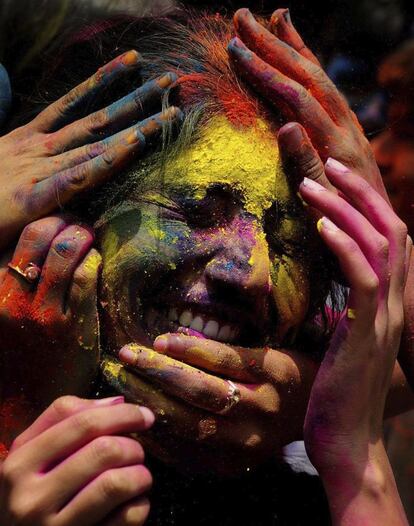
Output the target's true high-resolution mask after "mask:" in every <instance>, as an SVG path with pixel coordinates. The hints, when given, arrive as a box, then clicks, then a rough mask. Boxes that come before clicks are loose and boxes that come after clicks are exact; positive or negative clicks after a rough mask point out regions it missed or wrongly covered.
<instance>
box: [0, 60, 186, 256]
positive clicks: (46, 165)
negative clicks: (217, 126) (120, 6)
mask: <svg viewBox="0 0 414 526" xmlns="http://www.w3.org/2000/svg"><path fill="white" fill-rule="evenodd" d="M140 60H141V59H140V55H139V54H138V53H137V52H136V51H128V52H126V53H124V54H123V55H121V56H119V57H117V58H115V59H114V60H112V61H111V62H109V63H108V64H106V65H105V66H103V67H102V68H100V69H99V70H98V71H97V72H96V73H95V74H94V75H93V76H92V77H90V78H89V79H87V80H86V81H84V82H83V83H82V84H80V85H78V86H76V87H75V88H73V89H72V90H71V91H70V92H69V93H67V94H66V95H65V96H63V97H62V98H61V99H59V100H58V101H56V102H54V103H53V104H51V105H50V106H48V107H47V108H46V109H45V110H43V111H42V112H41V113H40V114H39V115H38V116H37V117H36V118H35V119H34V120H33V121H31V122H29V123H28V124H26V125H24V126H22V127H20V128H16V129H14V130H13V131H11V132H10V133H9V134H7V135H5V136H3V137H0V158H1V165H0V200H1V202H2V203H4V206H3V207H2V209H1V211H0V249H2V248H5V247H6V246H7V245H8V243H10V242H11V241H12V240H13V239H14V238H15V237H16V236H17V235H18V234H19V232H20V231H21V230H22V228H24V226H25V225H27V224H28V223H30V222H31V221H34V220H36V219H38V218H40V217H44V216H45V215H47V214H50V213H51V212H53V211H54V210H55V209H58V208H61V207H62V206H63V205H65V204H66V203H67V202H68V201H69V200H71V199H72V198H73V197H75V196H76V195H78V194H79V193H81V192H84V191H85V190H89V189H91V188H94V187H96V186H97V185H99V184H102V183H103V182H105V181H106V180H108V178H110V177H111V176H113V175H115V174H116V173H117V172H118V171H119V170H120V169H121V168H122V167H123V166H124V165H125V163H127V162H128V161H130V160H131V159H133V158H134V157H136V156H137V155H139V154H140V152H142V150H143V149H144V147H145V144H146V140H147V139H149V138H151V137H153V136H154V135H157V134H158V133H159V131H160V130H161V128H162V126H163V124H164V123H165V121H175V120H178V119H179V118H180V115H181V112H180V110H179V109H178V108H175V107H169V108H167V109H165V110H164V111H163V112H161V113H157V114H155V115H154V114H153V108H154V106H156V105H158V106H159V107H161V98H162V96H163V94H164V93H165V92H166V90H168V88H169V87H171V85H172V84H173V83H174V82H175V75H174V74H173V73H166V74H164V75H162V76H161V77H159V78H157V79H155V80H152V81H149V82H147V83H146V84H144V85H143V86H142V87H140V88H138V89H136V90H135V91H133V92H132V93H130V94H129V95H126V96H125V97H123V98H122V99H120V100H118V101H116V102H114V103H112V104H111V105H109V106H108V107H106V108H104V109H101V110H99V111H96V112H95V113H92V114H90V115H88V116H86V117H83V118H81V119H78V117H77V115H79V112H81V111H82V110H84V109H85V107H86V104H87V103H88V102H89V101H90V100H91V99H93V98H94V97H96V96H97V95H99V93H100V92H102V91H103V90H104V89H105V87H107V86H108V84H109V83H111V82H113V81H114V80H116V79H118V78H119V77H121V76H123V75H125V74H126V73H128V72H130V71H131V70H133V69H136V68H139V65H140ZM143 119H144V120H143ZM131 121H132V122H134V121H135V122H136V124H135V125H133V126H130V123H131ZM125 126H127V127H126V128H125ZM120 130H121V131H120ZM114 131H115V132H117V133H115V134H114Z"/></svg>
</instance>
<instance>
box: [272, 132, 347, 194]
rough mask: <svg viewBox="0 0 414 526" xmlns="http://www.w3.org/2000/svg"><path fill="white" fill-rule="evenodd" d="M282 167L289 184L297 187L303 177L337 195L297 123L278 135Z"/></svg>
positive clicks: (314, 151) (313, 149)
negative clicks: (291, 183)
mask: <svg viewBox="0 0 414 526" xmlns="http://www.w3.org/2000/svg"><path fill="white" fill-rule="evenodd" d="M278 144H279V151H280V156H281V160H282V165H283V168H284V170H285V173H286V175H287V177H288V180H289V181H290V182H293V184H294V186H299V184H300V183H301V182H302V181H303V178H304V177H307V178H308V179H313V180H314V181H316V182H318V183H319V184H321V185H322V186H324V187H325V188H327V189H328V190H331V191H333V192H335V193H337V191H336V189H335V188H334V187H333V186H332V185H331V183H330V182H329V181H328V178H327V177H326V175H325V169H324V165H323V163H322V161H321V158H320V157H319V155H318V153H317V151H316V150H315V148H314V147H313V145H312V143H311V140H310V139H309V137H308V135H307V133H306V131H305V129H304V128H303V127H302V126H301V125H300V124H298V123H297V122H289V123H288V124H285V125H284V126H282V128H280V130H279V134H278Z"/></svg>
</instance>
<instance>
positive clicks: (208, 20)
mask: <svg viewBox="0 0 414 526" xmlns="http://www.w3.org/2000/svg"><path fill="white" fill-rule="evenodd" d="M263 22H264V21H263ZM69 29H70V28H65V30H64V31H63V32H62V35H64V38H63V39H58V38H55V39H54V42H53V46H51V47H50V49H49V51H45V52H43V53H42V55H41V59H40V63H39V65H38V66H37V70H36V74H35V77H37V78H38V82H37V83H36V85H35V89H34V90H32V91H31V92H30V93H27V92H26V93H24V92H23V91H20V104H21V105H20V108H19V111H18V112H17V115H16V118H15V120H14V125H16V124H21V123H22V122H24V121H25V120H26V121H27V120H28V119H29V118H30V117H32V116H33V114H35V113H38V112H39V111H40V110H41V109H42V108H43V107H45V106H46V105H47V104H48V103H50V102H52V101H53V100H56V99H57V98H58V97H60V96H62V95H63V94H64V93H66V92H67V90H68V89H69V88H71V87H73V86H74V85H76V84H78V83H79V82H81V81H82V80H84V79H85V78H86V77H87V76H89V75H92V74H93V73H94V71H95V70H96V69H97V68H98V67H99V66H101V65H102V64H103V63H105V62H108V61H109V60H110V59H112V58H114V57H115V56H116V55H118V54H120V53H122V52H124V51H127V50H129V49H137V50H138V51H139V52H140V54H141V55H142V58H143V65H142V68H141V69H140V71H139V73H136V74H132V75H131V76H130V77H129V78H127V79H124V80H122V81H120V82H117V83H116V84H115V85H113V86H110V87H109V88H108V89H107V91H106V93H105V96H104V99H103V100H101V101H100V106H102V104H103V102H104V101H109V100H115V99H116V98H119V96H120V95H122V94H123V93H124V92H125V93H126V92H128V91H131V90H132V89H134V88H136V86H137V82H138V81H139V82H145V81H147V80H151V79H153V78H155V77H158V76H159V75H160V74H162V73H163V72H167V71H173V72H175V73H176V74H177V75H178V82H177V84H178V90H177V89H175V88H174V89H173V90H172V91H170V92H169V93H167V94H166V97H165V99H164V101H163V104H167V103H168V102H173V103H176V104H177V105H179V106H180V108H181V109H182V110H183V112H184V115H185V118H184V122H183V125H182V127H181V129H180V132H179V133H178V134H177V133H175V134H174V133H173V130H171V129H167V130H166V131H165V132H164V136H163V140H162V144H161V146H160V147H158V148H156V149H154V150H153V151H152V152H150V153H149V154H148V155H147V156H146V158H144V159H143V160H141V161H140V162H139V164H137V165H136V166H135V167H133V169H130V170H128V171H126V173H125V174H124V175H123V176H118V177H117V178H116V181H111V182H109V183H108V184H106V185H105V187H104V188H102V189H101V190H100V191H99V192H97V193H96V195H94V197H93V199H92V198H91V196H89V197H88V204H85V203H86V202H85V201H84V202H83V203H81V205H80V206H78V207H77V209H76V211H77V213H80V214H81V215H82V216H84V217H87V218H88V220H89V221H91V222H93V221H95V226H96V225H98V226H101V225H102V224H103V223H105V222H107V221H110V220H111V219H113V218H114V217H115V216H117V215H119V214H122V213H124V212H125V211H127V210H128V209H130V207H131V206H134V204H133V203H132V202H131V201H130V200H129V198H128V196H129V195H131V193H132V192H133V191H134V190H136V188H139V185H140V181H142V180H143V179H144V178H145V175H146V174H148V173H151V172H152V173H153V171H154V170H160V172H162V165H163V163H164V162H165V160H166V159H168V158H171V156H172V155H175V154H177V153H178V152H180V151H182V149H185V148H186V147H187V146H188V145H189V144H190V143H191V142H192V141H194V138H195V137H196V136H197V134H198V133H199V131H200V130H201V129H202V127H203V125H205V124H206V123H207V122H208V121H209V120H210V119H211V118H212V117H214V116H216V115H222V114H224V115H226V117H227V118H228V119H229V121H230V122H232V123H233V124H234V125H235V126H248V125H250V124H252V123H253V122H254V121H255V119H256V118H257V116H261V117H263V118H265V119H267V121H270V119H271V120H272V121H273V122H274V121H275V120H277V119H278V117H277V116H276V117H275V113H274V110H273V111H272V112H270V110H269V108H268V107H267V105H266V104H265V103H264V102H262V101H261V100H260V99H259V98H258V97H257V96H256V95H254V94H253V93H252V91H251V90H250V88H249V87H247V86H246V85H245V84H243V83H242V82H241V81H240V79H239V77H238V76H237V74H236V72H235V70H234V69H233V66H232V64H231V62H230V61H229V58H228V53H227V43H228V41H229V40H230V39H231V38H232V37H233V36H234V30H233V24H232V21H231V18H229V17H226V16H222V15H219V14H208V13H203V14H201V13H196V12H192V11H190V10H178V11H177V12H175V13H174V14H171V15H169V16H159V17H155V16H152V17H133V16H130V15H128V16H125V15H121V16H119V15H117V16H111V17H107V18H105V19H99V20H95V21H94V22H92V23H89V24H86V25H85V26H84V27H81V28H79V27H75V26H72V31H70V30H69ZM68 35H70V36H69V37H68ZM57 49H60V51H59V53H57V51H56V50H57ZM39 71H40V75H39ZM138 77H139V78H138ZM93 109H94V108H93V107H88V108H87V111H88V112H90V111H91V110H93ZM279 124H280V123H279ZM161 183H162V181H161ZM161 183H160V184H161ZM135 206H136V205H135ZM96 221H97V222H96ZM307 232H308V234H306V236H307V238H308V240H309V239H310V238H312V237H313V234H312V233H311V229H310V228H309V229H307ZM304 241H305V242H304V246H305V247H306V246H307V243H306V241H307V240H304ZM299 257H301V258H302V259H303V260H305V261H306V264H307V266H308V268H309V269H310V275H311V280H310V283H311V294H310V297H311V305H310V309H309V313H308V318H307V320H306V322H305V324H304V327H308V326H311V325H313V324H311V323H310V322H311V321H312V320H313V319H314V317H315V315H317V314H318V313H319V315H320V319H321V320H322V321H321V325H320V329H321V333H322V336H323V337H322V339H318V344H317V345H316V347H317V348H318V349H321V348H322V347H324V346H323V342H326V341H327V338H326V337H327V336H328V335H329V334H330V332H331V329H332V328H333V320H332V319H330V320H328V319H327V317H326V314H325V301H326V298H327V295H328V294H330V295H331V297H332V304H333V306H335V305H336V304H337V300H336V298H337V296H338V294H337V292H335V289H336V288H335V286H334V284H333V275H334V265H333V264H332V260H331V258H330V257H329V256H328V255H327V252H326V251H325V250H324V249H323V247H322V245H321V244H320V245H319V248H318V249H317V250H311V251H310V250H309V249H308V250H306V249H305V250H303V252H302V253H301V254H300V256H299ZM308 322H309V324H308ZM307 347H308V348H309V342H308V345H307Z"/></svg>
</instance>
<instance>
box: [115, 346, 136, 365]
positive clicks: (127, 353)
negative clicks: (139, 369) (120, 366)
mask: <svg viewBox="0 0 414 526" xmlns="http://www.w3.org/2000/svg"><path fill="white" fill-rule="evenodd" d="M118 358H119V359H120V360H121V361H122V362H125V363H129V364H130V365H134V364H135V362H136V358H137V353H136V352H135V351H134V350H132V349H131V347H130V346H126V347H122V349H121V350H120V351H119V353H118Z"/></svg>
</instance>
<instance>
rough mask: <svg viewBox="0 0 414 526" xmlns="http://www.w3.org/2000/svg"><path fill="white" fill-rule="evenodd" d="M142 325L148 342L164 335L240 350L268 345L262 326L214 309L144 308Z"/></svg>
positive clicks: (189, 305) (186, 305) (152, 306)
mask: <svg viewBox="0 0 414 526" xmlns="http://www.w3.org/2000/svg"><path fill="white" fill-rule="evenodd" d="M142 321H143V324H144V330H145V332H146V333H147V334H148V336H149V338H150V339H151V340H152V341H154V340H155V338H156V337H157V336H160V335H161V334H165V333H167V332H182V333H184V334H187V335H190V336H197V337H199V338H208V339H209V340H215V341H219V342H223V343H229V344H236V345H240V346H244V347H253V346H258V345H264V344H267V343H268V342H267V340H268V336H267V335H269V331H268V330H265V327H264V325H263V323H262V325H261V326H260V327H259V326H258V325H256V324H255V323H254V322H253V321H252V320H251V319H249V318H248V317H247V316H246V315H245V314H244V313H240V312H237V311H234V312H233V311H232V310H231V309H228V308H220V307H218V306H217V305H203V304H200V305H198V304H197V303H191V304H184V305H181V306H180V305H179V306H176V307H166V306H154V305H149V306H147V307H145V306H144V308H143V316H142ZM268 325H269V324H266V328H267V327H268ZM272 325H273V324H272ZM273 327H274V326H273Z"/></svg>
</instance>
